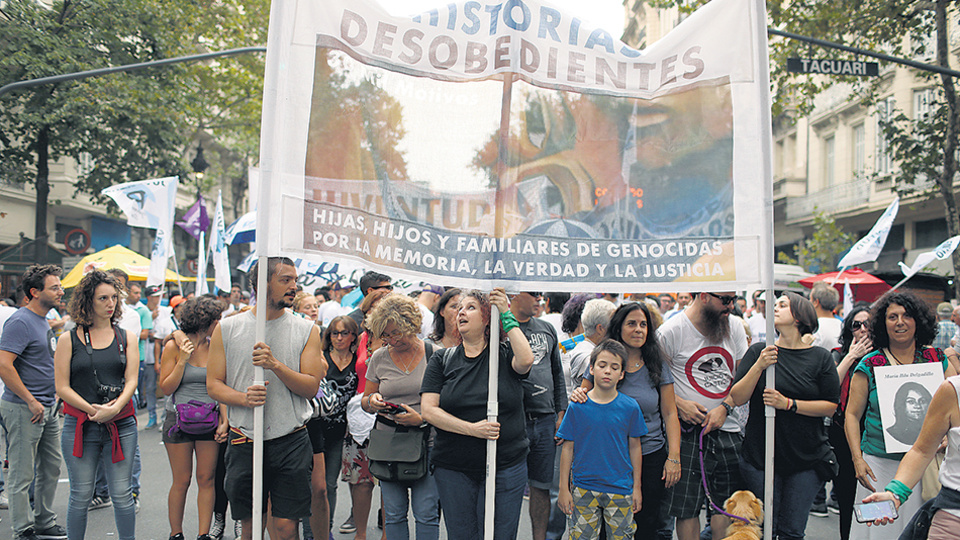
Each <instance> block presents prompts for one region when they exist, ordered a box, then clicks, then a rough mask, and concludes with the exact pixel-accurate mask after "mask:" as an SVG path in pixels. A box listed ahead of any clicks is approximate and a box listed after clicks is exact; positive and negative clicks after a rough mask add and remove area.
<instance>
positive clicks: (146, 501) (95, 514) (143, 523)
mask: <svg viewBox="0 0 960 540" xmlns="http://www.w3.org/2000/svg"><path fill="white" fill-rule="evenodd" d="M139 416H140V418H139V420H140V426H144V425H146V414H145V413H141V414H140V415H139ZM140 452H141V459H142V460H143V476H142V478H141V483H142V488H141V489H142V492H141V504H142V506H141V510H140V513H139V514H138V515H137V538H138V539H140V540H163V539H165V538H167V537H168V535H169V534H170V531H169V525H168V524H167V510H166V509H167V491H168V490H169V489H170V466H169V464H168V462H167V455H166V452H164V450H163V443H162V442H161V441H160V433H159V432H157V430H155V429H150V430H143V429H142V427H141V431H140ZM68 498H69V484H68V481H67V470H66V467H65V466H64V467H63V468H62V473H61V478H60V487H59V489H58V490H57V499H56V506H55V508H56V511H57V514H58V516H59V520H60V524H61V525H63V526H64V527H66V515H67V499H68ZM195 501H196V488H195V487H194V486H191V488H190V493H189V494H188V496H187V512H186V517H185V519H184V536H185V537H186V538H187V540H191V539H193V538H196V534H197V515H196V510H195V506H194V504H195ZM379 505H380V502H379V490H377V491H375V492H374V501H373V507H374V508H377V507H379ZM349 511H350V496H349V491H348V489H347V486H346V484H344V483H342V482H341V483H340V485H339V489H338V490H337V509H336V515H335V516H334V523H335V526H334V534H333V536H334V538H335V539H336V540H349V539H352V538H353V537H354V535H353V534H339V533H338V532H336V528H337V527H339V526H340V524H341V523H343V521H344V519H346V517H347V514H348V512H349ZM0 517H2V519H3V521H2V522H0V538H10V536H11V533H10V519H9V511H8V510H0ZM376 518H377V516H376V511H373V512H371V515H370V520H369V521H370V526H369V529H368V538H370V539H379V538H380V536H381V534H382V531H381V530H380V529H377V528H376ZM410 522H411V524H412V523H413V519H412V516H411V519H410ZM232 525H233V522H232V521H230V520H228V522H227V534H226V535H224V538H227V539H232V535H231V534H230V531H232V530H233V529H232ZM411 528H412V526H411ZM440 529H441V532H440V538H441V539H443V538H446V533H445V532H444V530H443V524H441V527H440ZM837 531H838V519H837V516H836V515H834V514H832V513H831V514H830V516H829V517H827V518H817V517H813V516H811V517H810V521H809V522H808V524H807V537H808V538H811V539H815V540H820V539H832V538H837V537H838V536H839V535H838V533H837ZM86 538H88V539H91V540H116V538H117V534H116V527H115V526H114V520H113V509H112V507H108V508H103V509H100V510H94V511H92V512H90V517H89V521H88V523H87V536H86ZM518 538H520V539H528V538H530V520H529V518H528V517H527V505H526V501H524V505H523V510H522V517H521V520H520V533H519V535H518Z"/></svg>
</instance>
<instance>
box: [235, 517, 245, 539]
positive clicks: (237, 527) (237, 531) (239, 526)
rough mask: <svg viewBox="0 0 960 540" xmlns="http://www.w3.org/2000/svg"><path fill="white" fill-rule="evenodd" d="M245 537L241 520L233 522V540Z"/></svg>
mask: <svg viewBox="0 0 960 540" xmlns="http://www.w3.org/2000/svg"><path fill="white" fill-rule="evenodd" d="M241 536H243V525H242V524H241V523H240V520H239V519H238V520H236V521H234V522H233V538H234V540H240V537H241Z"/></svg>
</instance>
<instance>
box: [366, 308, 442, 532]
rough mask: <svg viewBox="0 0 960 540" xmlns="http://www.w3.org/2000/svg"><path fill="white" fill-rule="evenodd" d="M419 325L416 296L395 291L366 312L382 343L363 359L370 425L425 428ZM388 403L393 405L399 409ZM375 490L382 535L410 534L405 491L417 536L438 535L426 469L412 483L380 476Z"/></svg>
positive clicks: (427, 350)
mask: <svg viewBox="0 0 960 540" xmlns="http://www.w3.org/2000/svg"><path fill="white" fill-rule="evenodd" d="M420 324H421V320H420V310H419V308H418V307H417V303H416V301H414V300H413V299H412V298H409V297H407V296H403V295H399V294H391V295H389V296H387V297H385V298H384V299H383V300H381V301H380V303H379V304H378V305H377V307H376V308H374V309H373V311H371V312H370V313H369V314H367V319H366V325H367V328H369V329H370V332H371V333H373V334H376V335H379V336H381V339H383V341H384V343H385V344H386V346H385V347H381V348H380V349H379V350H377V352H375V353H373V356H372V357H371V358H370V360H368V361H367V384H366V387H365V389H364V391H363V400H362V401H361V402H360V403H361V405H362V406H363V409H364V410H365V411H367V412H370V413H377V415H378V416H377V423H376V425H375V426H374V429H378V430H385V431H396V430H397V429H398V428H399V429H415V430H427V429H429V426H426V423H425V422H424V421H423V417H422V416H421V415H420V385H421V383H422V382H423V374H424V372H425V371H426V367H427V358H429V356H430V355H431V354H432V353H433V349H434V347H433V346H432V345H430V344H427V343H424V342H423V341H422V340H420V339H419V338H418V337H417V332H419V330H420ZM389 404H392V405H398V406H399V407H400V410H399V411H398V410H396V409H395V408H393V407H391V406H390V405H389ZM380 492H381V495H382V497H383V510H384V515H383V530H384V533H385V534H386V535H387V538H389V539H390V540H406V539H407V538H410V531H409V528H408V526H407V513H408V512H409V505H408V503H407V501H408V492H409V495H410V500H411V502H412V504H413V517H414V519H416V521H417V533H416V538H417V540H429V539H436V538H438V537H439V536H440V509H439V506H438V504H437V501H438V499H439V495H438V493H437V484H436V482H435V481H434V479H433V475H432V474H430V473H427V474H426V475H425V476H424V477H423V478H421V479H419V480H416V481H413V482H392V481H386V480H383V479H381V481H380Z"/></svg>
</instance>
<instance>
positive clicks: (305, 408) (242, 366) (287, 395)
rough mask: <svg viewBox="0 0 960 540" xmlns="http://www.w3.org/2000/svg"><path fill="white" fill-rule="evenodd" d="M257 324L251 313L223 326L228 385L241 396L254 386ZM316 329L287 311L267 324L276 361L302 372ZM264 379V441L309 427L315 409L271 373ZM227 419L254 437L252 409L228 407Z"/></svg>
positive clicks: (244, 432) (225, 320) (268, 336)
mask: <svg viewBox="0 0 960 540" xmlns="http://www.w3.org/2000/svg"><path fill="white" fill-rule="evenodd" d="M256 324H257V319H256V316H255V315H254V314H253V311H252V310H251V311H247V312H244V313H241V314H240V315H234V316H232V317H227V318H226V319H224V320H223V321H221V322H220V331H221V333H222V334H223V348H224V352H225V354H226V364H227V365H226V368H227V369H226V375H227V377H226V383H227V386H229V387H231V388H233V389H234V390H237V391H240V392H246V391H247V387H248V386H250V385H251V384H253V362H252V361H251V359H252V357H253V344H254V343H256ZM314 326H315V325H314V324H313V322H312V321H308V320H307V319H303V318H300V317H298V316H296V315H293V314H292V313H290V312H288V311H284V314H283V315H281V316H280V317H277V318H276V319H274V320H272V321H267V329H266V340H265V342H266V344H267V345H268V346H269V347H270V350H271V351H272V352H273V356H274V357H275V358H276V359H277V360H279V361H281V362H283V363H284V364H286V365H287V367H289V368H290V369H292V370H294V371H300V354H301V353H302V352H303V348H304V347H305V346H306V345H307V340H308V339H309V338H310V332H311V331H313V328H314ZM318 352H319V351H318ZM263 378H264V380H266V381H268V382H269V383H270V384H268V385H267V403H266V404H265V405H264V406H263V407H264V409H263V439H264V440H266V441H269V440H270V439H276V438H278V437H283V436H284V435H287V434H288V433H290V432H292V431H293V430H295V429H297V428H299V427H300V426H303V425H304V424H306V423H307V420H309V419H310V416H311V415H312V414H313V407H311V406H310V401H309V400H308V399H307V398H303V397H300V396H298V395H297V394H294V393H293V392H291V391H290V390H288V389H287V387H286V386H285V385H284V384H283V381H281V380H280V378H279V377H277V376H276V375H275V374H274V373H273V372H272V371H269V370H263ZM311 397H312V396H311ZM227 417H228V418H229V419H230V427H235V428H237V429H239V430H240V432H241V433H243V434H244V435H246V436H247V437H253V409H251V408H249V407H230V406H227Z"/></svg>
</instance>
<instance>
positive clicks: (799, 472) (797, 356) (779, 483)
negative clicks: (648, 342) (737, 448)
mask: <svg viewBox="0 0 960 540" xmlns="http://www.w3.org/2000/svg"><path fill="white" fill-rule="evenodd" d="M773 325H774V327H776V329H777V332H778V333H779V334H780V337H778V338H777V341H776V345H771V346H769V347H767V346H766V344H764V343H755V344H753V345H752V346H750V348H749V349H747V354H746V355H744V357H743V360H741V361H740V365H739V367H738V368H737V382H736V384H734V385H733V389H732V390H731V391H730V396H729V397H728V398H727V400H728V401H732V405H734V406H737V405H742V404H744V403H746V402H747V400H749V401H750V413H751V414H750V417H749V419H748V420H747V426H746V433H745V434H744V440H743V450H742V452H741V455H740V471H741V473H742V474H743V480H744V483H745V484H746V485H747V487H748V488H749V489H750V491H752V492H753V493H754V494H755V495H757V496H758V497H760V498H763V469H764V440H765V437H766V423H765V422H766V419H765V416H764V414H763V410H764V406H765V405H769V406H771V407H773V408H775V409H777V410H778V412H777V419H776V435H775V438H774V440H775V444H776V447H775V450H774V489H773V531H774V532H773V534H774V536H775V537H777V536H778V537H779V538H781V539H782V540H787V539H792V538H803V537H804V531H805V529H806V527H807V517H808V516H809V513H810V507H811V506H812V505H813V499H814V497H815V496H816V494H817V491H818V490H819V489H820V485H821V483H822V482H823V481H824V480H828V479H829V478H821V476H820V475H819V474H818V472H817V471H818V470H821V467H820V464H821V463H824V462H826V461H833V462H835V461H836V457H834V456H833V451H832V450H831V449H830V444H829V442H828V441H827V431H826V428H825V427H824V425H823V418H824V417H828V416H831V415H832V414H833V413H834V411H835V410H836V408H837V401H838V400H839V395H840V380H839V379H838V378H837V368H836V365H835V364H834V363H833V359H832V358H831V357H830V353H829V352H828V351H827V350H826V349H823V348H821V347H813V346H811V343H812V342H813V335H812V334H813V333H814V332H816V331H817V328H818V327H819V324H818V322H817V313H816V311H815V310H814V308H813V304H811V303H810V301H809V300H807V299H805V298H803V297H802V296H800V295H798V294H796V293H792V292H788V293H785V294H784V295H783V296H781V297H780V298H778V299H777V303H776V304H774V308H773ZM773 364H776V365H777V371H776V384H777V387H776V389H772V388H765V379H766V369H767V367H769V366H771V365H773Z"/></svg>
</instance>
